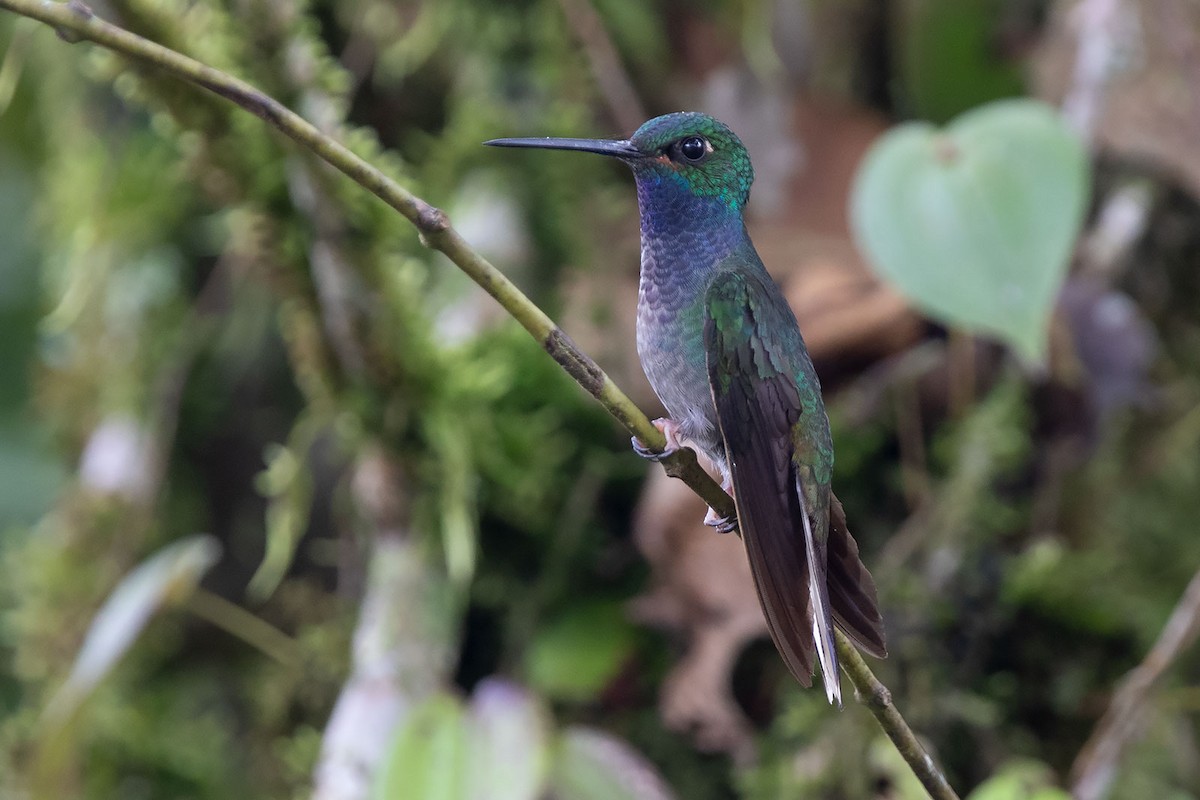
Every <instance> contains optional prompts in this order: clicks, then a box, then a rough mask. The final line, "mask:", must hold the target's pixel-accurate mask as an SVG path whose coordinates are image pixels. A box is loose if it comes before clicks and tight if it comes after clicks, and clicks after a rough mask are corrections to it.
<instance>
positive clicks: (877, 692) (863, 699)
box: [837, 631, 958, 800]
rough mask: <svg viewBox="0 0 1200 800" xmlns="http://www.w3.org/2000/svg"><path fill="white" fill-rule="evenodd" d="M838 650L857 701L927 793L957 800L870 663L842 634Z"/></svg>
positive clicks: (942, 798)
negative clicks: (856, 693)
mask: <svg viewBox="0 0 1200 800" xmlns="http://www.w3.org/2000/svg"><path fill="white" fill-rule="evenodd" d="M837 649H838V658H840V659H841V660H842V669H844V670H845V671H846V675H847V676H849V678H850V682H851V683H853V684H854V688H855V689H856V690H858V701H859V702H860V703H862V704H863V705H864V706H866V707H867V708H868V709H870V711H871V713H872V714H874V715H875V719H876V720H877V721H878V722H879V727H881V728H883V730H884V733H886V734H887V735H888V738H889V739H891V740H892V744H894V745H896V749H897V750H899V751H900V755H901V756H903V757H904V760H905V761H907V762H908V766H909V767H911V768H912V771H913V773H914V774H915V775H916V776H917V779H918V780H920V781H921V785H922V786H924V787H925V791H927V792H929V796H930V797H932V798H933V800H958V795H957V794H955V793H954V789H952V788H951V787H950V784H949V783H948V782H947V781H946V776H945V775H943V774H942V771H941V770H940V769H938V767H937V765H936V764H934V763H933V759H932V758H930V757H929V754H928V753H926V752H925V748H924V746H922V745H921V742H920V741H918V740H917V735H916V734H915V733H913V731H912V728H910V727H908V722H907V721H906V720H905V719H904V716H903V715H902V714H901V713H900V710H899V709H897V708H896V706H895V704H893V703H892V693H891V692H890V691H888V688H887V687H886V686H884V685H883V684H882V683H880V682H879V679H878V678H876V677H875V673H873V672H871V668H870V667H868V666H867V662H865V661H863V657H862V656H861V655H860V654H859V652H858V648H856V647H855V646H854V645H853V644H851V643H850V640H849V639H847V638H846V637H845V636H843V635H842V632H841V631H838V632H837Z"/></svg>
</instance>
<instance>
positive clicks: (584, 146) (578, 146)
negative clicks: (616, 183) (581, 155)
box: [484, 137, 645, 159]
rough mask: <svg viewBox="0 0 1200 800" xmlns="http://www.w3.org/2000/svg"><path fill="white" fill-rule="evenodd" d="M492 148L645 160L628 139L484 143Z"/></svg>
mask: <svg viewBox="0 0 1200 800" xmlns="http://www.w3.org/2000/svg"><path fill="white" fill-rule="evenodd" d="M484 144H486V145H491V146H492V147H536V148H538V149H541V150H580V151H583V152H585V153H599V154H600V155H602V156H613V157H615V158H622V159H630V158H643V157H644V155H645V154H643V153H642V152H641V151H640V150H638V149H637V148H636V147H634V146H633V145H632V144H631V143H630V142H629V141H628V140H627V139H559V138H555V137H547V138H534V139H492V140H491V141H488V142H484Z"/></svg>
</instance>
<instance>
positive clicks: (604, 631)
mask: <svg viewBox="0 0 1200 800" xmlns="http://www.w3.org/2000/svg"><path fill="white" fill-rule="evenodd" d="M633 641H634V632H633V628H632V627H631V626H630V625H629V623H628V622H627V621H626V619H625V614H624V611H623V610H622V608H621V606H620V604H618V603H613V602H594V603H588V604H586V605H579V606H576V607H574V608H571V609H570V610H568V611H567V612H566V613H565V614H564V615H563V616H561V617H559V618H558V619H556V620H554V621H553V622H551V623H550V624H549V625H547V626H545V627H544V628H543V629H542V630H541V632H540V633H539V634H538V636H537V638H536V639H534V641H533V644H532V646H531V647H530V649H529V652H528V654H527V656H526V673H527V675H528V678H529V682H530V684H532V685H533V686H534V687H535V688H537V689H538V690H539V691H541V692H543V693H545V694H547V695H550V696H551V697H554V698H558V699H563V700H587V699H590V698H592V697H594V696H595V695H596V694H597V692H599V691H600V690H601V689H602V688H604V686H605V685H606V684H607V683H608V682H609V681H610V680H611V679H612V678H613V676H614V675H615V674H616V672H617V670H618V669H620V667H621V664H622V662H624V660H625V659H626V657H628V655H629V652H630V651H631V650H632V649H633Z"/></svg>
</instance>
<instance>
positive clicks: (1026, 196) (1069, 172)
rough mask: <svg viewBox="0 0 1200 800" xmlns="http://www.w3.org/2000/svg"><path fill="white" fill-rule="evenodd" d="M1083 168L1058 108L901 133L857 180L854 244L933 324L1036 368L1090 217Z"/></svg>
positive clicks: (915, 126)
mask: <svg viewBox="0 0 1200 800" xmlns="http://www.w3.org/2000/svg"><path fill="white" fill-rule="evenodd" d="M1088 183H1089V174H1088V162H1087V157H1086V153H1085V152H1084V149H1083V147H1082V145H1081V144H1080V142H1079V140H1078V139H1077V138H1076V137H1075V136H1074V135H1073V134H1072V133H1071V132H1070V131H1069V130H1068V129H1067V128H1066V126H1065V125H1064V124H1063V122H1062V121H1061V119H1060V118H1059V116H1058V114H1057V112H1056V111H1055V110H1054V109H1052V108H1050V107H1049V106H1046V105H1044V104H1041V103H1037V102H1034V101H1029V100H1006V101H1001V102H996V103H991V104H989V105H986V106H983V107H981V108H978V109H976V110H974V111H971V112H969V113H967V114H964V115H963V116H961V117H959V118H958V119H956V120H955V121H953V122H952V123H950V125H949V126H948V127H947V128H946V129H945V130H943V131H939V130H937V129H936V128H934V127H933V126H931V125H929V124H926V123H910V124H907V125H902V126H900V127H898V128H896V129H894V130H892V131H891V132H890V133H888V134H886V135H884V136H883V137H882V138H881V139H880V140H879V141H878V142H877V143H876V144H875V145H874V146H873V147H872V148H871V150H870V152H869V153H868V154H867V157H866V159H865V160H864V162H863V165H862V167H861V168H860V169H859V173H858V176H857V178H856V180H855V185H854V191H853V195H852V197H851V217H852V221H853V225H854V231H855V237H856V239H857V241H858V243H859V245H860V246H861V247H862V248H863V250H864V251H865V252H866V254H867V255H868V257H869V258H870V260H871V262H872V264H873V265H874V268H875V269H876V271H878V272H879V273H880V275H882V276H883V277H884V278H885V279H887V280H888V281H890V282H891V283H893V284H895V286H896V287H897V288H898V289H899V290H900V291H901V292H903V293H904V294H905V295H906V296H907V297H908V298H909V299H910V300H911V301H913V303H915V304H916V305H917V306H918V307H920V308H921V309H922V310H924V311H925V312H927V313H928V314H929V315H930V316H932V317H934V318H936V319H938V320H941V321H942V322H945V323H947V324H949V325H954V326H959V327H962V328H964V329H966V330H968V331H972V332H975V333H984V334H992V335H996V336H999V337H1000V338H1001V339H1002V340H1003V341H1005V342H1006V343H1007V344H1009V345H1011V346H1012V347H1014V348H1015V349H1016V350H1017V351H1018V352H1019V353H1021V354H1022V355H1023V356H1025V357H1027V358H1031V359H1038V360H1040V359H1041V358H1042V356H1043V354H1044V353H1045V349H1046V333H1047V329H1048V327H1049V318H1050V311H1051V309H1052V307H1053V305H1054V301H1055V299H1056V297H1057V296H1058V291H1059V288H1060V287H1061V285H1062V281H1063V278H1064V276H1065V274H1066V269H1067V266H1068V263H1069V258H1070V254H1071V250H1072V247H1073V245H1074V242H1075V238H1076V236H1077V235H1078V232H1079V228H1080V224H1081V223H1082V220H1083V214H1084V211H1085V210H1086V203H1087V193H1088Z"/></svg>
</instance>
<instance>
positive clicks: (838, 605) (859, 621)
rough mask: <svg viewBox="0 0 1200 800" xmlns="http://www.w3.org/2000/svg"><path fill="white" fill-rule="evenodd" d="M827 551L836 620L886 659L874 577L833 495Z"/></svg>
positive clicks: (871, 651) (868, 649)
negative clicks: (861, 556) (863, 561)
mask: <svg viewBox="0 0 1200 800" xmlns="http://www.w3.org/2000/svg"><path fill="white" fill-rule="evenodd" d="M827 550H828V553H827V558H828V560H827V564H828V567H827V573H828V586H829V590H828V591H829V605H830V611H831V613H832V614H833V618H834V620H835V621H836V622H837V625H838V627H839V628H841V629H842V630H843V631H845V633H846V635H847V636H849V637H850V638H851V640H853V641H854V643H855V644H856V645H858V647H859V649H860V650H862V651H863V652H864V653H869V654H871V655H873V656H875V657H876V658H887V639H886V637H885V635H884V632H883V617H882V615H880V613H879V599H878V597H877V596H876V594H875V580H874V579H873V578H872V577H871V573H870V572H868V571H867V568H866V566H865V565H864V564H863V563H862V559H860V558H859V556H858V544H857V543H855V541H854V537H853V536H851V535H850V529H849V528H848V527H846V512H845V510H844V509H843V508H842V504H841V501H839V500H838V499H837V497H836V496H834V495H832V494H831V495H830V502H829V544H828V548H827Z"/></svg>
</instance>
